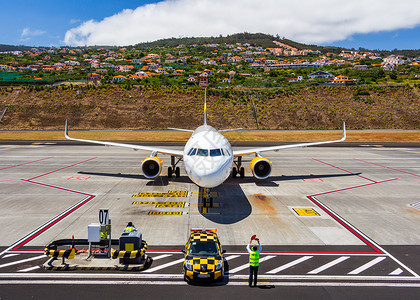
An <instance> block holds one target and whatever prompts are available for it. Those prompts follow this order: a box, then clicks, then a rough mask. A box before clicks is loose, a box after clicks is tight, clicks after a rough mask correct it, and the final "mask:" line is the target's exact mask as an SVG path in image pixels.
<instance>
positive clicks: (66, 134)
mask: <svg viewBox="0 0 420 300" xmlns="http://www.w3.org/2000/svg"><path fill="white" fill-rule="evenodd" d="M68 131H69V129H68V125H67V119H66V126H65V128H64V137H65V138H66V139H69V138H70V137H69V135H68Z"/></svg>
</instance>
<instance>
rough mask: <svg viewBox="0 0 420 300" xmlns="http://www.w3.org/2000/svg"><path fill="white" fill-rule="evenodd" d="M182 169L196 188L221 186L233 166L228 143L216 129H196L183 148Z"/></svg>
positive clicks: (201, 127)
mask: <svg viewBox="0 0 420 300" xmlns="http://www.w3.org/2000/svg"><path fill="white" fill-rule="evenodd" d="M183 161H184V168H185V171H186V173H187V175H188V177H189V178H190V179H191V180H192V181H193V182H194V183H195V184H197V185H198V186H201V187H205V188H213V187H216V186H218V185H220V184H222V183H223V182H224V181H225V180H226V179H227V178H228V177H229V175H230V173H231V171H232V166H233V151H232V147H231V145H230V143H229V141H228V140H227V139H226V138H225V137H224V136H223V135H222V134H221V133H220V132H218V131H217V130H216V129H214V128H213V127H211V126H208V125H203V126H200V127H198V128H197V129H196V130H195V131H194V132H193V134H192V135H191V138H190V139H189V140H188V142H187V143H186V145H185V147H184V153H183Z"/></svg>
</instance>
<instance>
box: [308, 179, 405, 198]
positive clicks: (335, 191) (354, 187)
mask: <svg viewBox="0 0 420 300" xmlns="http://www.w3.org/2000/svg"><path fill="white" fill-rule="evenodd" d="M398 179H399V178H393V179H388V180H384V181H378V182H372V183H367V184H362V185H357V186H352V187H348V188H343V189H339V190H334V191H329V192H325V193H319V194H316V195H311V196H313V197H316V196H321V195H326V194H331V193H337V192H343V191H348V190H353V189H358V188H361V187H365V186H370V185H374V184H379V183H385V182H389V181H394V180H398ZM308 197H310V196H308Z"/></svg>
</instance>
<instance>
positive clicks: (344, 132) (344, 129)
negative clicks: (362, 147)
mask: <svg viewBox="0 0 420 300" xmlns="http://www.w3.org/2000/svg"><path fill="white" fill-rule="evenodd" d="M346 137H347V135H346V122H343V137H342V138H341V141H344V140H345V139H346Z"/></svg>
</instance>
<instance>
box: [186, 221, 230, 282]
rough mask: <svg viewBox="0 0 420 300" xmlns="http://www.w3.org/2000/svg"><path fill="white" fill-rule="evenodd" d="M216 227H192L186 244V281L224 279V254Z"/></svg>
mask: <svg viewBox="0 0 420 300" xmlns="http://www.w3.org/2000/svg"><path fill="white" fill-rule="evenodd" d="M216 231H217V230H216V229H191V234H190V237H189V239H188V241H187V243H186V244H185V249H184V250H182V252H184V253H185V260H184V279H185V280H186V281H223V273H224V266H223V265H224V263H223V254H224V253H225V252H226V251H225V250H222V245H221V244H220V241H219V238H218V237H217V234H216Z"/></svg>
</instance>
